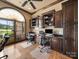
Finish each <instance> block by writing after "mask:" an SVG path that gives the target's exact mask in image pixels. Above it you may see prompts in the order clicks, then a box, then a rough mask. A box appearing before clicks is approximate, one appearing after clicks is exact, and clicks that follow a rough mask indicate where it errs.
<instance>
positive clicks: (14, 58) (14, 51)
mask: <svg viewBox="0 0 79 59" xmlns="http://www.w3.org/2000/svg"><path fill="white" fill-rule="evenodd" d="M22 43H25V41H23V42H20V43H17V44H13V45H10V46H6V47H5V49H4V53H5V54H8V59H34V58H33V57H32V55H31V54H30V52H31V51H33V50H34V49H35V48H36V47H38V44H34V45H31V46H29V47H27V48H23V47H22V46H21V44H22ZM48 59H72V58H69V57H67V56H65V55H63V54H61V53H59V52H56V51H52V52H51V53H49V57H48Z"/></svg>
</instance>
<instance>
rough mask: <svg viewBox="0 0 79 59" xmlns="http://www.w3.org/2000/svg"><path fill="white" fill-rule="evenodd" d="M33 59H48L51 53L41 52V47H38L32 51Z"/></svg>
mask: <svg viewBox="0 0 79 59" xmlns="http://www.w3.org/2000/svg"><path fill="white" fill-rule="evenodd" d="M30 54H31V55H32V57H33V59H48V57H49V55H48V53H47V52H43V53H42V52H40V48H39V47H37V48H36V49H34V50H33V51H32V52H31V53H30Z"/></svg>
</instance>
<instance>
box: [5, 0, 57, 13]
mask: <svg viewBox="0 0 79 59" xmlns="http://www.w3.org/2000/svg"><path fill="white" fill-rule="evenodd" d="M4 1H7V2H9V3H11V4H13V5H15V6H17V7H19V8H22V9H23V10H25V11H28V12H30V13H34V12H35V11H38V10H40V9H42V8H44V7H46V6H48V5H50V4H52V3H54V2H56V1H57V0H43V1H32V2H33V3H34V5H35V7H36V9H33V8H32V6H31V5H30V4H29V3H27V4H26V5H25V6H24V7H22V4H23V3H24V2H25V1H26V0H4Z"/></svg>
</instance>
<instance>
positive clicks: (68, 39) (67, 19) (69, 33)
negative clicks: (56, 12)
mask: <svg viewBox="0 0 79 59" xmlns="http://www.w3.org/2000/svg"><path fill="white" fill-rule="evenodd" d="M74 1H75V2H77V0H69V1H67V2H65V3H64V4H63V19H64V41H65V42H64V51H65V53H66V54H67V55H69V56H71V57H77V55H76V53H77V47H75V46H76V45H77V42H76V40H77V39H76V40H75V35H77V33H76V31H75V28H77V27H75V11H74V9H75V8H76V7H74V6H75V4H74ZM76 11H77V10H76ZM76 13H77V12H76ZM76 20H77V17H76ZM75 33H76V34H75Z"/></svg>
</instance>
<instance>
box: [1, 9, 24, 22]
mask: <svg viewBox="0 0 79 59" xmlns="http://www.w3.org/2000/svg"><path fill="white" fill-rule="evenodd" d="M0 18H7V19H15V20H18V21H22V22H24V21H25V19H24V16H23V15H22V14H21V13H20V12H19V11H17V10H16V9H13V8H3V9H1V10H0Z"/></svg>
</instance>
